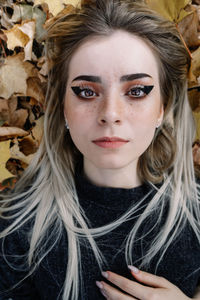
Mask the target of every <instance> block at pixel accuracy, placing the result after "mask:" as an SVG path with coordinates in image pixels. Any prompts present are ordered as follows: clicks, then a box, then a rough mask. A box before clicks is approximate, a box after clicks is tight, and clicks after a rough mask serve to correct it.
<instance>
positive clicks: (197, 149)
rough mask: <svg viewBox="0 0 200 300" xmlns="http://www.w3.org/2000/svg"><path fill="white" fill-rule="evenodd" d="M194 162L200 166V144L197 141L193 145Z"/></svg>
mask: <svg viewBox="0 0 200 300" xmlns="http://www.w3.org/2000/svg"><path fill="white" fill-rule="evenodd" d="M192 152H193V160H194V163H195V164H196V165H200V142H199V140H197V141H196V142H195V143H194V145H193V149H192Z"/></svg>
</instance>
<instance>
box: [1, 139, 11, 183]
mask: <svg viewBox="0 0 200 300" xmlns="http://www.w3.org/2000/svg"><path fill="white" fill-rule="evenodd" d="M9 158H10V141H5V142H0V182H2V181H3V180H4V179H7V178H9V177H13V174H11V173H10V172H9V171H8V170H7V169H6V162H7V160H8V159H9Z"/></svg>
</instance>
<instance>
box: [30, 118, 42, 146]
mask: <svg viewBox="0 0 200 300" xmlns="http://www.w3.org/2000/svg"><path fill="white" fill-rule="evenodd" d="M35 123H36V125H35V127H33V129H32V135H33V138H34V139H35V142H36V147H38V146H39V144H40V142H41V139H42V136H43V123H44V116H42V117H40V118H39V119H38V120H36V121H35Z"/></svg>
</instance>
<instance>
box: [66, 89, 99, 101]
mask: <svg viewBox="0 0 200 300" xmlns="http://www.w3.org/2000/svg"><path fill="white" fill-rule="evenodd" d="M71 89H72V91H73V92H74V93H75V95H76V96H78V97H80V98H84V99H90V98H93V97H95V96H97V94H96V93H95V92H94V91H93V90H92V89H89V88H82V87H80V86H72V87H71Z"/></svg>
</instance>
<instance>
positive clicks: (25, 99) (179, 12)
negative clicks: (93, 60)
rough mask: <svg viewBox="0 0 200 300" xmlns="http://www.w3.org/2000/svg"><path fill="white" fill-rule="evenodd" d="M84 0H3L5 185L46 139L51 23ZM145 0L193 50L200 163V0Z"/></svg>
mask: <svg viewBox="0 0 200 300" xmlns="http://www.w3.org/2000/svg"><path fill="white" fill-rule="evenodd" d="M81 1H84V0H7V1H5V0H0V190H4V189H7V188H12V187H13V186H14V184H15V182H16V181H17V180H18V178H19V177H20V175H21V173H22V172H23V171H24V169H25V168H26V167H27V166H28V164H29V163H30V161H31V159H32V157H33V155H34V153H35V152H36V151H37V149H38V146H39V144H40V141H41V137H42V132H43V118H44V113H45V107H44V99H45V90H46V83H47V63H46V60H45V56H44V53H43V49H44V33H45V24H47V23H48V22H51V21H52V20H53V18H55V17H56V15H57V14H59V13H64V12H65V10H69V9H70V7H71V6H72V5H73V6H76V5H78V6H80V5H81ZM85 1H86V0H85ZM145 1H146V3H147V4H148V5H149V6H150V7H151V8H152V9H154V10H156V11H157V12H158V13H160V14H161V15H163V16H164V17H165V18H167V19H169V20H171V21H172V22H174V26H176V28H177V30H178V31H179V33H180V36H181V37H182V39H183V43H184V44H185V47H186V48H187V49H188V52H189V53H190V55H191V59H192V63H191V68H190V71H189V73H188V86H189V91H188V94H189V101H190V105H191V107H192V111H193V114H194V117H195V120H196V123H197V134H196V142H195V143H194V145H193V154H194V161H195V163H196V164H198V165H200V0H192V1H189V0H145ZM166 47H167V45H166Z"/></svg>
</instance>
